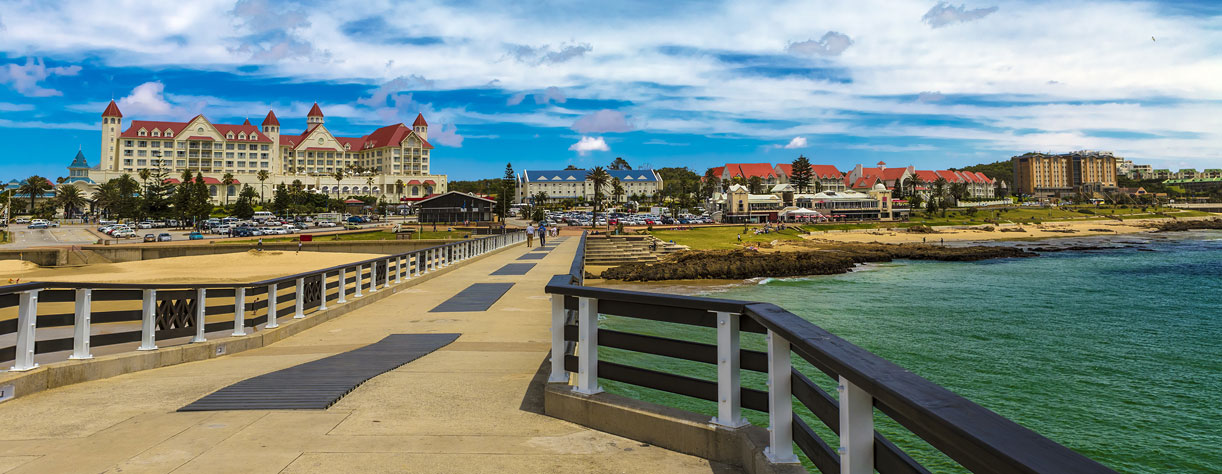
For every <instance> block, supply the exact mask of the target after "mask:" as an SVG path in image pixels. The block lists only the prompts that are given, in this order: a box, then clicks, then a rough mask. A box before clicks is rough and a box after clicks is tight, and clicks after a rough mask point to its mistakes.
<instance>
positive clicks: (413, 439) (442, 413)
mask: <svg viewBox="0 0 1222 474" xmlns="http://www.w3.org/2000/svg"><path fill="white" fill-rule="evenodd" d="M576 245H577V239H575V238H568V239H567V240H565V241H563V242H560V243H559V244H558V246H557V247H556V248H555V249H554V250H552V251H550V252H547V253H546V254H545V256H544V257H543V258H542V259H540V260H531V261H530V263H537V264H536V265H535V266H534V267H533V268H531V269H529V270H528V271H527V273H526V274H525V275H521V276H518V275H504V274H502V275H494V274H493V273H494V272H496V271H497V270H499V269H501V268H502V267H505V266H506V265H507V264H510V263H522V262H520V261H518V258H519V257H521V256H522V255H525V254H527V253H528V252H529V250H530V249H526V248H524V247H522V246H518V247H513V248H510V249H506V250H504V251H501V252H498V253H494V254H492V255H489V256H487V257H485V258H481V259H477V260H473V261H468V262H465V263H463V264H461V265H460V266H458V267H456V268H454V269H452V271H449V272H447V273H445V274H443V275H440V276H438V277H437V278H433V279H428V280H424V281H421V282H419V283H415V284H412V285H407V284H404V285H401V286H399V287H395V288H394V290H396V291H397V293H396V294H395V295H393V296H390V297H387V298H386V299H383V300H381V301H377V302H375V303H373V304H370V305H368V306H365V307H362V308H358V309H356V310H354V311H352V312H351V313H349V314H346V315H344V316H342V317H340V318H337V319H335V320H332V321H328V322H325V323H323V324H320V325H318V326H316V327H313V328H311V329H308V330H306V331H304V332H302V333H300V334H297V335H295V336H292V337H290V338H287V339H285V340H283V341H280V342H277V343H275V344H272V345H270V346H267V347H263V348H260V349H254V350H250V351H246V352H242V353H239V354H234V355H231V356H225V357H220V358H215V359H209V360H206V361H200V362H191V363H185V364H180V365H175V366H170V367H164V368H159V369H153V370H147V371H141V372H134V373H129V374H125V375H120V376H116V377H112V378H108V379H104V380H97V381H92V382H85V383H80V384H75V385H70V386H66V387H60V388H55V389H51V390H47V391H44V392H40V393H35V394H31V395H28V396H24V397H20V398H17V399H13V400H10V401H7V402H4V403H0V472H5V473H8V472H12V473H48V472H56V473H61V472H62V473H70V472H90V473H96V472H124V473H133V472H224V473H234V472H255V473H259V472H294V473H295V472H419V473H449V472H467V473H480V472H489V473H492V472H497V473H500V472H667V473H686V472H700V473H707V472H737V471H736V470H734V469H732V468H727V467H725V466H722V465H715V464H710V463H709V462H708V461H706V460H703V459H700V458H695V457H691V456H687V455H682V454H678V453H675V452H671V451H667V450H664V449H661V448H657V447H653V446H648V445H642V444H641V443H639V442H636V441H632V440H629V439H625V438H621V437H617V436H613V435H609V434H605V433H601V432H597V431H593V430H590V429H587V428H584V427H582V426H578V425H575V424H572V423H569V422H565V421H561V420H557V419H554V418H551V417H548V416H545V415H542V414H541V413H542V402H543V398H542V391H543V383H544V381H545V380H546V372H545V369H546V362H545V361H546V360H547V352H548V349H549V341H550V335H549V332H548V325H549V321H550V319H549V318H550V314H549V311H550V304H549V300H548V297H547V295H546V294H545V293H544V291H543V287H544V285H545V284H546V282H547V280H548V279H549V278H550V277H551V276H552V275H554V274H559V273H565V272H567V271H568V267H569V263H570V261H571V259H572V257H573V253H574V250H575V248H576ZM473 283H513V286H512V287H511V288H509V290H508V291H507V292H505V293H504V295H503V296H501V297H500V298H499V299H498V300H496V302H495V303H493V304H492V306H491V307H490V308H488V309H487V310H485V311H471V312H430V310H431V309H433V308H435V307H437V306H438V305H439V304H441V303H442V302H444V301H446V300H448V299H450V298H451V297H453V296H455V295H456V294H458V293H459V292H461V291H462V290H464V289H466V288H467V287H469V286H470V285H471V284H473ZM395 333H460V334H461V336H460V337H459V338H458V339H457V340H456V341H455V342H453V343H451V344H449V345H447V346H445V347H443V348H442V349H440V350H438V351H436V352H433V353H431V354H428V355H426V356H424V357H422V358H420V359H417V360H415V361H412V362H410V363H408V364H406V365H404V366H401V367H399V368H397V369H394V370H391V371H389V372H386V373H384V374H382V375H379V376H377V377H375V378H373V379H371V380H369V381H368V382H366V383H364V384H363V385H361V386H360V387H358V388H357V389H356V390H354V391H352V392H351V393H349V394H348V395H347V396H345V397H344V398H342V399H340V400H339V402H337V403H336V404H335V405H333V406H332V407H331V408H329V409H326V410H298V411H257V410H243V411H219V412H177V411H176V410H178V409H179V408H181V407H183V406H184V405H187V404H189V403H191V402H193V401H195V400H198V399H199V398H200V397H203V396H205V395H207V394H209V393H212V392H214V391H216V390H218V389H220V388H222V387H225V386H228V385H231V384H233V383H236V382H239V381H241V380H245V379H247V378H250V377H254V376H258V375H262V374H266V373H269V372H273V371H277V370H280V369H284V368H287V367H292V366H294V365H297V364H301V363H304V362H309V361H313V360H317V359H321V358H324V357H328V356H332V355H335V354H338V353H341V352H345V351H349V350H352V349H356V348H359V347H362V346H364V345H368V344H372V343H375V342H377V341H379V340H381V339H382V338H384V337H385V336H386V335H388V334H395ZM541 364H542V365H541ZM541 369H544V370H541Z"/></svg>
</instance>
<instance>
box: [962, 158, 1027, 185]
mask: <svg viewBox="0 0 1222 474" xmlns="http://www.w3.org/2000/svg"><path fill="white" fill-rule="evenodd" d="M951 170H952V171H972V172H980V173H984V175H985V176H988V177H990V178H993V179H1000V180H1002V181H1005V182H1006V184H1007V185H1010V186H1013V185H1014V165H1012V164H1010V160H1005V161H997V162H993V163H988V164H979V165H972V166H964V167H962V168H951Z"/></svg>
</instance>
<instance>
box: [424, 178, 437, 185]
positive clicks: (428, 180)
mask: <svg viewBox="0 0 1222 474" xmlns="http://www.w3.org/2000/svg"><path fill="white" fill-rule="evenodd" d="M424 184H428V185H434V184H437V182H436V181H433V180H431V179H426V180H424Z"/></svg>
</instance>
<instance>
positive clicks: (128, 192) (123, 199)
mask: <svg viewBox="0 0 1222 474" xmlns="http://www.w3.org/2000/svg"><path fill="white" fill-rule="evenodd" d="M113 181H115V188H116V190H117V191H118V193H119V201H118V209H117V210H118V212H119V217H129V218H130V217H136V215H137V214H138V212H139V209H140V202H139V201H137V195H138V193H139V191H140V183H137V182H136V179H135V178H132V177H131V175H129V174H127V173H124V174H122V175H119V177H118V178H114V180H113Z"/></svg>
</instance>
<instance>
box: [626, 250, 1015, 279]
mask: <svg viewBox="0 0 1222 474" xmlns="http://www.w3.org/2000/svg"><path fill="white" fill-rule="evenodd" d="M1036 255H1037V254H1035V253H1033V252H1029V251H1026V250H1023V249H1020V248H1015V247H1000V246H999V247H988V246H973V247H942V246H934V245H888V244H843V245H835V246H831V247H826V248H820V249H817V250H809V251H807V250H803V251H788V252H759V251H754V250H697V251H687V252H680V253H677V254H674V255H671V256H669V257H667V259H666V260H663V261H661V262H658V263H654V264H644V263H633V264H628V265H620V266H618V267H614V268H609V269H607V270H605V271H603V273H602V278H604V279H609V280H623V281H661V280H697V279H730V280H742V279H747V278H758V277H791V276H805V275H831V274H837V273H846V272H848V271H849V270H851V269H852V268H853V267H854V266H856V265H857V264H861V263H870V262H889V261H891V260H894V259H909V260H943V261H976V260H987V259H993V258H1016V257H1034V256H1036Z"/></svg>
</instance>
